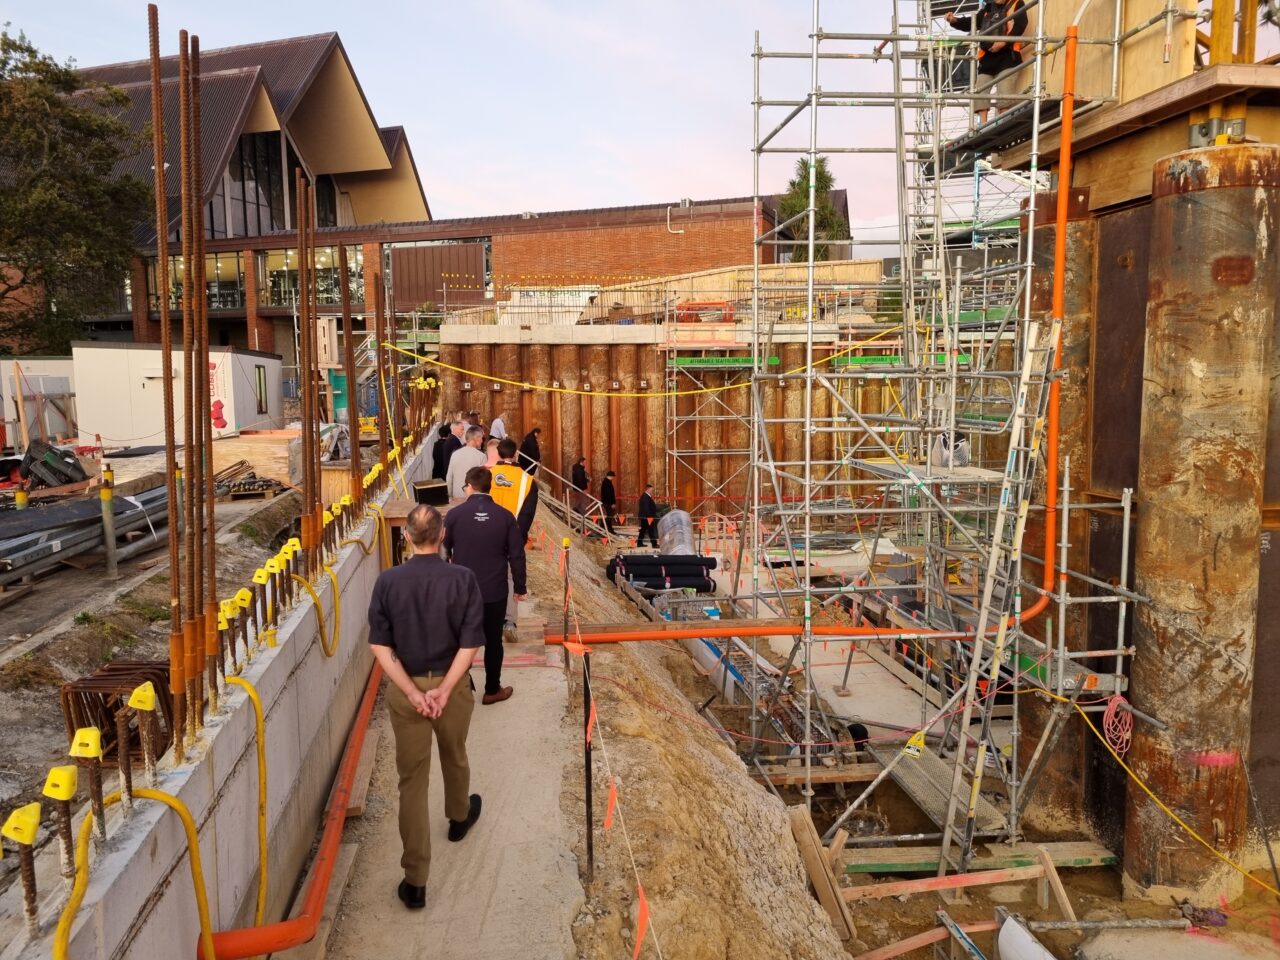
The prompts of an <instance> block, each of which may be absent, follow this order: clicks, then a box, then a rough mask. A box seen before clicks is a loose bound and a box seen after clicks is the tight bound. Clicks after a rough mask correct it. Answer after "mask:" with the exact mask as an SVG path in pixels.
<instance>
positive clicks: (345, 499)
mask: <svg viewBox="0 0 1280 960" xmlns="http://www.w3.org/2000/svg"><path fill="white" fill-rule="evenodd" d="M338 502H339V503H341V504H342V505H343V506H344V507H349V506H351V505H352V504H354V503H355V500H353V499H351V494H349V493H344V494H343V495H342V499H341V500H339V501H338Z"/></svg>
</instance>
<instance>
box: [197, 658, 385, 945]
mask: <svg viewBox="0 0 1280 960" xmlns="http://www.w3.org/2000/svg"><path fill="white" fill-rule="evenodd" d="M381 683H382V668H381V667H380V666H378V665H377V664H376V663H375V664H374V665H373V670H372V671H371V672H370V674H369V682H368V683H367V684H365V688H364V697H363V698H362V699H361V700H360V709H359V710H357V711H356V718H355V722H354V723H353V724H352V726H351V733H350V734H349V735H348V737H347V745H346V746H345V747H344V748H343V751H342V762H341V763H340V764H339V766H338V778H337V781H336V782H335V783H334V785H333V793H332V794H330V796H329V806H328V807H327V808H326V809H325V814H324V832H323V834H322V835H321V837H320V847H319V849H317V850H316V856H315V860H314V861H313V862H312V864H311V880H310V881H309V882H308V884H307V891H306V893H305V894H304V895H303V900H302V908H301V909H300V910H299V911H298V915H297V916H295V917H291V918H290V919H288V920H282V921H280V922H279V923H270V924H267V925H266V926H265V927H244V928H242V929H239V930H223V931H222V932H220V933H215V934H214V935H213V949H214V952H215V954H216V960H237V958H240V960H243V958H247V957H259V956H264V955H266V954H269V953H274V952H275V951H277V950H287V949H289V948H290V947H296V946H298V945H299V944H302V943H307V942H308V941H310V940H311V939H312V938H313V937H314V936H315V935H316V927H317V926H318V925H319V923H320V914H321V912H322V910H323V907H324V900H325V897H326V896H327V895H328V893H329V881H330V879H332V877H333V867H334V864H335V863H336V862H337V856H338V842H339V841H340V840H341V839H342V827H343V824H344V823H346V819H347V804H348V803H350V801H351V784H352V781H353V780H355V775H356V767H357V766H358V765H359V763H360V750H361V748H362V747H363V746H364V735H365V732H366V731H367V730H368V729H369V718H370V717H371V716H372V715H373V705H374V703H375V702H376V701H377V699H378V687H379V686H380V685H381ZM196 957H197V958H199V960H212V958H206V957H205V955H204V949H203V947H197V948H196Z"/></svg>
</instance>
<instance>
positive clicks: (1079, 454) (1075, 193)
mask: <svg viewBox="0 0 1280 960" xmlns="http://www.w3.org/2000/svg"><path fill="white" fill-rule="evenodd" d="M1036 202H1037V210H1036V231H1035V238H1034V242H1033V244H1032V249H1033V251H1034V253H1033V256H1034V257H1035V270H1034V272H1033V274H1032V290H1031V316H1032V318H1033V319H1034V320H1036V321H1038V322H1039V323H1040V324H1041V328H1040V329H1041V331H1042V333H1047V332H1048V322H1049V314H1050V309H1051V307H1052V299H1053V251H1054V238H1055V233H1056V225H1055V223H1054V211H1055V210H1056V208H1057V203H1058V195H1057V193H1056V192H1053V193H1043V194H1040V195H1039V196H1038V197H1037V198H1036ZM1097 233H1098V231H1097V220H1096V219H1095V218H1094V217H1093V214H1092V213H1091V212H1090V211H1089V191H1088V188H1087V187H1073V188H1072V190H1071V194H1070V196H1069V197H1068V203H1067V248H1066V261H1065V263H1064V287H1063V294H1064V302H1063V319H1062V336H1061V349H1062V369H1063V372H1064V373H1065V376H1064V377H1063V379H1062V380H1061V381H1060V386H1059V406H1058V411H1059V413H1058V416H1059V424H1060V428H1059V429H1060V435H1059V441H1058V476H1059V477H1063V476H1065V475H1066V473H1065V470H1066V464H1067V460H1068V458H1070V462H1071V487H1072V493H1071V502H1072V503H1082V502H1084V501H1085V500H1087V499H1092V498H1090V497H1088V490H1089V486H1090V466H1089V464H1090V451H1091V449H1092V442H1091V440H1092V438H1091V433H1090V419H1089V404H1090V395H1091V393H1092V389H1093V380H1092V371H1091V369H1090V362H1091V350H1092V341H1093V336H1092V330H1093V305H1094V298H1095V286H1096V279H1095V272H1096V252H1097ZM998 369H1009V366H1008V364H1007V363H1006V365H1005V366H1004V367H998ZM974 439H975V440H976V439H977V438H974ZM973 448H974V449H975V450H976V449H977V444H976V443H974V444H973ZM1007 450H1008V448H1007V446H1006V447H1005V451H1006V452H1007ZM984 453H985V454H986V456H988V457H991V456H992V451H990V450H985V451H984ZM1036 480H1037V485H1036V492H1035V495H1034V500H1035V501H1036V502H1037V503H1044V501H1045V492H1044V473H1043V472H1040V473H1037V475H1036ZM1059 502H1062V500H1061V494H1059ZM1068 522H1069V527H1068V535H1067V539H1068V543H1069V544H1070V547H1069V550H1068V554H1067V562H1068V565H1069V566H1070V568H1071V569H1073V570H1080V571H1084V572H1089V565H1090V564H1089V517H1088V514H1087V513H1086V512H1085V511H1083V510H1073V511H1071V515H1070V517H1069V521H1068ZM1059 537H1060V534H1059V532H1058V531H1054V542H1055V543H1056V542H1057V541H1058V539H1059ZM1023 543H1024V544H1026V545H1027V548H1028V553H1026V554H1024V555H1023V557H1024V559H1023V568H1022V574H1023V577H1024V578H1025V579H1026V580H1029V581H1031V582H1032V583H1039V582H1040V581H1041V578H1042V576H1043V569H1042V567H1041V565H1040V564H1039V563H1038V562H1036V561H1035V560H1032V559H1030V557H1032V556H1035V557H1039V555H1040V554H1042V553H1043V552H1044V512H1043V511H1033V512H1032V513H1031V514H1030V515H1029V516H1028V518H1027V528H1026V532H1025V534H1024V537H1023ZM1059 573H1061V571H1059ZM1081 586H1082V585H1081V584H1080V583H1079V582H1078V581H1077V583H1076V584H1074V585H1072V586H1071V589H1072V591H1073V592H1074V593H1083V592H1084V591H1083V590H1082V589H1081ZM1023 602H1024V603H1027V602H1028V601H1027V600H1026V599H1024V601H1023ZM1088 609H1089V607H1088V606H1087V605H1085V604H1076V605H1073V606H1069V607H1068V608H1067V617H1066V643H1067V648H1068V649H1069V650H1087V649H1089V647H1090V644H1089V630H1088V619H1087V617H1088V613H1087V611H1088ZM1050 626H1052V629H1053V634H1052V635H1051V636H1049V637H1046V636H1045V631H1046V630H1047V629H1048V628H1049V627H1050ZM1057 628H1058V613H1057V607H1056V605H1054V606H1053V607H1051V608H1050V613H1049V614H1047V615H1046V616H1042V617H1040V618H1038V620H1037V621H1036V625H1035V626H1032V627H1030V629H1031V632H1032V633H1033V634H1034V635H1035V636H1036V637H1038V638H1040V639H1042V640H1046V642H1047V643H1048V644H1049V646H1050V647H1054V648H1056V647H1057V643H1058V640H1057ZM1099 643H1100V646H1106V645H1107V643H1106V641H1105V640H1103V638H1099ZM1020 705H1021V707H1022V710H1023V712H1022V713H1021V715H1020V717H1019V720H1020V723H1021V725H1022V736H1023V738H1024V740H1023V742H1024V743H1035V742H1037V741H1038V739H1039V738H1040V735H1041V733H1042V731H1043V730H1044V728H1045V726H1046V724H1047V723H1048V722H1049V718H1050V716H1051V713H1052V711H1053V709H1054V706H1053V705H1052V704H1048V703H1045V702H1044V701H1042V700H1040V699H1038V698H1036V697H1024V698H1023V699H1022V701H1021V704H1020ZM1086 736H1089V734H1087V733H1086V732H1085V731H1084V730H1083V729H1082V728H1081V727H1080V725H1079V724H1078V723H1076V722H1074V721H1073V722H1070V723H1068V724H1066V725H1065V726H1064V728H1063V730H1062V732H1061V733H1060V734H1059V739H1058V741H1057V745H1056V746H1055V748H1054V750H1053V751H1052V752H1051V753H1049V754H1047V756H1046V757H1045V759H1044V761H1043V762H1044V768H1043V772H1042V773H1040V774H1039V776H1038V779H1037V780H1036V783H1035V787H1034V793H1033V795H1032V796H1031V797H1030V798H1029V804H1030V805H1029V806H1028V807H1027V808H1026V817H1025V818H1024V819H1025V822H1026V823H1028V824H1030V825H1032V826H1039V827H1042V828H1043V829H1053V828H1054V827H1057V828H1059V829H1060V828H1061V827H1062V826H1063V825H1064V824H1067V823H1071V824H1075V825H1080V826H1082V824H1081V820H1082V817H1083V815H1084V799H1085V798H1084V792H1083V788H1082V783H1081V777H1080V771H1081V769H1083V768H1084V764H1085V763H1086V762H1087V760H1086V756H1085V753H1084V750H1085V741H1084V739H1083V737H1086ZM1031 754H1032V750H1031V749H1030V748H1027V749H1025V750H1021V751H1020V752H1019V760H1020V761H1021V762H1022V763H1023V764H1024V765H1025V763H1026V761H1028V760H1029V759H1030V757H1031Z"/></svg>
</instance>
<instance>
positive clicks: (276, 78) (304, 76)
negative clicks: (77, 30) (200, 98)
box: [80, 33, 339, 123]
mask: <svg viewBox="0 0 1280 960" xmlns="http://www.w3.org/2000/svg"><path fill="white" fill-rule="evenodd" d="M338 43H339V41H338V35H337V34H336V33H317V34H312V35H311V36H306V37H289V38H287V39H284V40H270V41H267V42H264V43H245V44H241V45H240V46H237V47H221V48H219V49H216V50H201V51H200V72H201V73H202V74H204V75H206V76H207V75H208V74H211V73H214V72H219V71H225V70H239V69H246V68H253V67H261V68H262V74H263V79H264V80H265V81H266V84H267V90H268V92H269V93H270V95H271V103H272V105H273V106H275V108H276V114H277V116H279V117H280V122H281V123H286V122H287V121H288V119H289V117H290V115H291V114H292V113H293V111H294V109H295V108H296V107H297V105H298V103H299V102H300V101H301V99H302V95H303V94H304V93H305V92H306V89H307V87H308V86H310V84H311V81H312V79H314V77H315V75H316V73H318V72H319V70H320V68H321V67H322V66H323V65H324V63H325V61H326V60H327V59H328V57H329V53H330V52H331V51H332V50H333V49H334V47H336V46H338ZM80 72H81V73H82V74H83V75H84V76H86V77H88V78H90V79H93V80H98V81H101V82H102V83H110V84H114V85H116V86H124V85H126V84H133V83H143V82H146V81H148V80H149V79H150V78H151V65H150V62H149V61H147V60H134V61H132V62H130V63H109V64H105V65H103V66H99V67H83V68H81V70H80ZM160 73H161V76H162V77H163V78H164V79H165V80H169V79H171V78H173V79H176V78H177V76H178V58H177V56H176V55H174V56H170V57H162V58H161V60H160Z"/></svg>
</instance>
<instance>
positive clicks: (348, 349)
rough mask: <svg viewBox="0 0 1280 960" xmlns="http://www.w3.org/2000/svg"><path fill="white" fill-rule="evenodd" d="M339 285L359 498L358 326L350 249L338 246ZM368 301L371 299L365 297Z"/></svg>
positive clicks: (349, 430)
mask: <svg viewBox="0 0 1280 960" xmlns="http://www.w3.org/2000/svg"><path fill="white" fill-rule="evenodd" d="M338 270H339V274H338V282H339V284H340V287H342V371H343V376H346V378H347V433H348V434H349V444H351V499H352V502H353V503H355V500H358V499H360V494H361V479H362V474H361V470H360V404H358V403H357V402H356V324H355V321H353V320H352V317H351V278H349V276H348V275H347V247H346V244H343V243H339V244H338ZM365 300H369V296H367V293H366V296H365Z"/></svg>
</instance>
